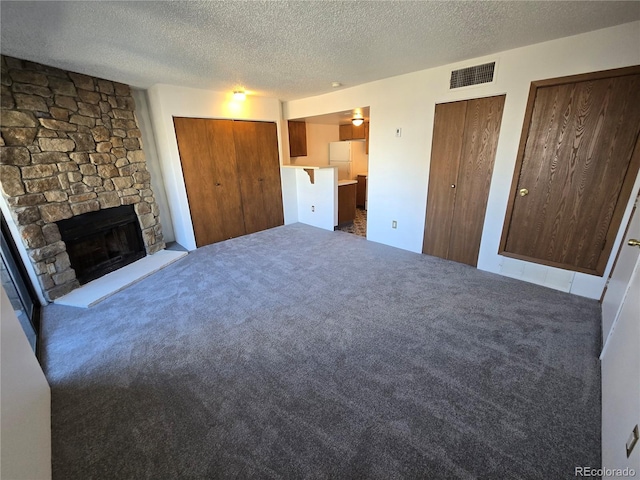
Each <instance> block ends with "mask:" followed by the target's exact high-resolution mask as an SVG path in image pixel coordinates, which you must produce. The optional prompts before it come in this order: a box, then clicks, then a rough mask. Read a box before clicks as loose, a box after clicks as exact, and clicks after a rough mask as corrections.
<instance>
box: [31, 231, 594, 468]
mask: <svg viewBox="0 0 640 480" xmlns="http://www.w3.org/2000/svg"><path fill="white" fill-rule="evenodd" d="M599 329H600V307H599V304H598V303H597V302H596V301H593V300H588V299H584V298H580V297H577V296H573V295H569V294H565V293H561V292H557V291H554V290H550V289H547V288H543V287H539V286H536V285H531V284H527V283H523V282H520V281H517V280H514V279H510V278H506V277H501V276H498V275H494V274H490V273H486V272H482V271H478V270H476V269H474V268H471V267H468V266H465V265H461V264H456V263H453V262H449V261H446V260H441V259H438V258H434V257H429V256H425V255H419V254H414V253H410V252H406V251H403V250H398V249H394V248H391V247H388V246H385V245H381V244H377V243H374V242H369V241H367V240H365V239H364V238H362V237H359V236H356V235H351V234H347V233H344V232H329V231H324V230H320V229H316V228H313V227H309V226H306V225H302V224H294V225H289V226H284V227H278V228H275V229H271V230H268V231H265V232H260V233H257V234H253V235H249V236H246V237H241V238H236V239H233V240H229V241H226V242H223V243H219V244H215V245H210V246H207V247H204V248H201V249H198V250H197V251H195V252H192V253H190V254H189V255H188V256H186V257H185V258H183V259H181V260H179V261H178V262H176V263H174V264H172V265H170V266H169V267H167V268H165V269H163V270H161V271H160V272H158V273H156V274H154V275H152V276H151V277H148V278H146V279H145V280H143V281H141V282H139V283H137V284H135V285H133V286H131V287H129V288H127V289H125V290H123V291H121V292H119V293H118V294H116V295H114V296H112V297H110V298H108V299H107V300H105V301H104V302H102V303H100V304H98V305H96V306H95V307H92V308H90V309H86V310H85V309H78V308H73V307H65V306H60V305H50V306H48V307H46V308H45V309H44V319H43V330H44V335H43V361H44V366H45V370H46V375H47V377H48V379H49V382H50V384H51V389H52V429H53V473H54V478H55V479H56V480H63V479H65V480H67V479H82V480H85V479H209V478H210V479H278V478H282V479H519V478H522V479H545V480H547V479H564V478H567V479H568V478H574V475H573V474H574V467H575V466H591V467H598V466H599V465H600V369H599V361H598V345H599V343H600V336H599V333H598V332H599Z"/></svg>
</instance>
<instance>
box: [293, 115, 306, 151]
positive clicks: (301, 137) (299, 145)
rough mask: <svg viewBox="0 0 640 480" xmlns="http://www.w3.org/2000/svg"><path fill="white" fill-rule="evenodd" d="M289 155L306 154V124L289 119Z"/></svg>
mask: <svg viewBox="0 0 640 480" xmlns="http://www.w3.org/2000/svg"><path fill="white" fill-rule="evenodd" d="M288 125H289V155H290V156H291V157H306V156H307V124H306V123H305V122H300V121H292V120H289V122H288Z"/></svg>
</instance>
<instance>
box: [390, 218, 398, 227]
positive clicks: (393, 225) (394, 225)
mask: <svg viewBox="0 0 640 480" xmlns="http://www.w3.org/2000/svg"><path fill="white" fill-rule="evenodd" d="M391 228H398V222H396V221H395V220H394V221H393V222H391Z"/></svg>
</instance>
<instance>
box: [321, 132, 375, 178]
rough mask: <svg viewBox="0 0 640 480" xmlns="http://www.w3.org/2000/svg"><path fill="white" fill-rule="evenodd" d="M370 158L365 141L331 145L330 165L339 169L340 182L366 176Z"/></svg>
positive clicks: (332, 143) (333, 143)
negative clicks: (366, 151)
mask: <svg viewBox="0 0 640 480" xmlns="http://www.w3.org/2000/svg"><path fill="white" fill-rule="evenodd" d="M367 159H368V157H367V154H366V153H365V143H364V142H363V141H351V142H331V143H329V165H331V166H334V167H338V180H354V179H355V178H356V176H357V175H358V174H366V173H367V170H368V160H367Z"/></svg>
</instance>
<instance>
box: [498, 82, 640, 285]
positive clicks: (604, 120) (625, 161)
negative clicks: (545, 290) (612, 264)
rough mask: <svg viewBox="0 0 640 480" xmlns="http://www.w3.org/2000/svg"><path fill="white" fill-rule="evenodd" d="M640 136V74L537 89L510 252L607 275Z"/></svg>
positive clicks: (635, 168)
mask: <svg viewBox="0 0 640 480" xmlns="http://www.w3.org/2000/svg"><path fill="white" fill-rule="evenodd" d="M639 132H640V75H625V76H617V77H611V78H600V79H595V80H585V81H578V82H573V83H565V84H562V85H552V86H544V87H540V88H537V91H536V96H535V103H534V106H533V111H532V114H531V120H530V124H529V131H528V136H527V139H526V144H525V147H524V152H523V157H522V166H521V169H520V176H519V179H518V182H517V186H516V191H515V192H512V198H513V208H512V213H511V217H510V223H509V224H508V226H507V227H506V228H508V233H507V235H506V241H505V242H504V243H505V247H504V252H505V253H510V254H513V255H514V256H516V257H518V258H523V259H531V260H533V261H538V262H539V263H544V264H548V265H552V266H557V267H564V268H569V269H572V270H577V271H582V272H586V273H597V274H600V275H602V274H603V272H604V268H605V266H606V263H607V260H608V257H609V254H610V251H611V247H612V244H613V239H614V237H615V234H616V233H617V229H618V227H619V222H620V220H621V214H622V211H623V210H624V207H625V206H626V201H627V200H628V196H629V193H630V186H629V183H631V184H632V183H633V179H635V176H636V174H637V171H638V165H637V164H638V161H634V162H632V159H633V155H634V149H636V142H637V141H638V133H639ZM636 150H637V149H636ZM637 153H638V152H636V154H637ZM629 176H631V179H629V178H628V177H629ZM625 183H626V184H627V186H626V187H625V188H623V187H624V185H625ZM521 189H527V190H528V194H527V195H526V196H517V192H518V191H519V190H521ZM623 190H624V192H623ZM622 193H624V195H622ZM622 197H625V198H622ZM620 201H622V203H621V204H620Z"/></svg>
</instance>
